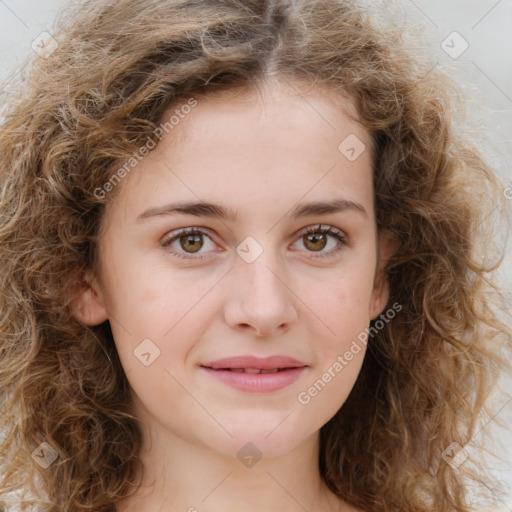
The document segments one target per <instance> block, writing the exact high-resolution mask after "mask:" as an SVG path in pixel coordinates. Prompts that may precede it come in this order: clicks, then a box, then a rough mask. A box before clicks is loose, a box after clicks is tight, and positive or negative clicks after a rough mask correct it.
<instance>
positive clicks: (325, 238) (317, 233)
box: [298, 225, 348, 258]
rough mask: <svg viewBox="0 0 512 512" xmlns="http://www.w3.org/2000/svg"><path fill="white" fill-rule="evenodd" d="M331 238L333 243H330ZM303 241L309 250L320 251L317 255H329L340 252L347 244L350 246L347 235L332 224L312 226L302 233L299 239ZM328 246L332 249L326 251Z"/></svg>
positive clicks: (321, 256)
mask: <svg viewBox="0 0 512 512" xmlns="http://www.w3.org/2000/svg"><path fill="white" fill-rule="evenodd" d="M329 238H331V239H332V240H331V243H329ZM298 241H300V242H302V243H303V245H304V247H305V248H306V250H307V251H308V252H314V253H315V252H316V253H320V254H319V255H318V256H316V255H315V256H314V257H315V258H316V257H320V258H323V257H329V256H332V255H335V254H337V253H339V252H340V251H341V250H342V249H343V248H344V247H345V246H348V241H347V239H346V237H345V235H344V234H343V233H342V232H341V231H339V230H338V229H336V228H333V227H332V226H327V227H325V228H323V227H322V226H321V225H318V226H310V227H308V228H306V230H305V231H303V232H302V234H301V235H300V238H299V240H298ZM326 247H329V248H330V249H331V250H327V251H324V250H323V249H325V248H326Z"/></svg>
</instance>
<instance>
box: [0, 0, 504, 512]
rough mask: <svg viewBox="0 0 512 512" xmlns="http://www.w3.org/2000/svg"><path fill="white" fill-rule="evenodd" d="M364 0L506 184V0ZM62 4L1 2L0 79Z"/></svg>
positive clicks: (496, 429)
mask: <svg viewBox="0 0 512 512" xmlns="http://www.w3.org/2000/svg"><path fill="white" fill-rule="evenodd" d="M100 1H101V0H100ZM368 1H369V2H372V1H373V2H374V3H375V4H377V5H378V6H382V5H385V6H386V8H389V9H393V10H394V12H395V13H396V16H399V17H405V18H406V19H407V20H409V21H410V22H411V24H413V26H414V30H415V32H416V35H417V37H423V38H425V40H426V42H427V44H428V45H429V46H430V48H431V54H432V55H433V58H434V62H435V63H436V67H439V69H441V70H444V71H445V72H447V73H448V74H450V75H451V76H452V78H453V79H454V80H455V82H456V83H457V86H458V87H459V88H460V89H461V90H462V91H463V93H464V95H465V97H466V98H467V105H468V114H469V115H470V120H471V124H468V126H473V129H472V130H473V132H474V133H475V134H476V142H477V144H478V146H479V148H480V150H481V151H483V152H484V154H485V156H486V158H487V159H488V161H489V162H490V163H491V164H493V166H494V167H495V169H496V171H497V172H498V173H499V175H500V176H501V178H502V180H503V182H504V184H505V186H512V0H430V1H426V0H415V1H412V0H389V1H387V2H383V1H379V0H368ZM65 4H66V2H64V1H62V0H45V1H44V2H43V1H41V0H0V52H1V58H0V81H2V82H3V81H10V83H11V84H14V83H15V80H16V78H17V74H18V71H19V66H20V63H21V62H22V61H23V60H25V59H26V58H27V57H28V56H30V55H32V54H33V50H32V49H31V46H30V45H31V42H32V41H33V40H34V39H35V38H36V37H37V36H38V35H39V34H40V33H41V32H43V31H47V32H49V33H50V34H51V33H52V32H53V30H52V24H53V21H54V19H55V15H56V13H57V11H58V9H59V8H60V7H62V6H64V5H65ZM453 32H457V33H458V34H459V35H453ZM447 38H448V39H447ZM443 41H446V42H445V43H444V45H445V47H446V44H448V45H450V47H453V49H452V50H451V51H452V52H456V51H457V50H458V49H459V48H462V46H460V45H465V44H466V43H464V41H466V42H467V44H468V48H467V50H466V51H465V52H464V53H462V54H461V55H460V56H458V57H457V58H452V57H451V56H450V55H448V54H447V53H446V52H445V51H444V50H443V47H442V45H443ZM7 86H8V87H9V84H7ZM470 131H471V130H470ZM511 252H512V251H511V250H510V243H509V246H508V249H507V257H506V259H505V261H504V263H503V273H502V277H501V282H502V286H503V287H504V289H505V290H506V292H505V297H506V299H507V301H508V304H509V306H508V307H509V310H510V309H512V255H511ZM503 389H504V394H502V395H500V396H498V397H497V403H499V406H500V407H501V410H500V412H499V414H498V415H497V416H496V417H495V418H494V419H490V420H489V422H488V423H487V424H485V423H484V424H483V431H482V433H481V434H487V433H489V434H491V437H492V439H493V440H494V444H493V446H492V447H491V448H493V449H495V450H496V449H498V451H499V453H500V455H501V458H496V457H488V456H486V457H485V458H484V460H485V461H486V465H487V467H488V468H489V470H490V471H491V472H493V474H496V475H497V476H498V477H500V478H502V479H505V482H506V484H507V485H508V487H509V488H510V491H509V495H508V497H505V496H500V499H501V509H500V511H501V510H502V511H510V512H512V430H511V429H510V427H500V426H499V425H498V421H501V422H503V423H505V424H506V425H512V401H511V400H510V397H511V396H512V395H511V390H512V376H509V377H507V379H505V380H504V382H503ZM479 435H480V434H479ZM467 448H468V451H471V447H470V446H468V447H467ZM491 491H494V489H492V490H491Z"/></svg>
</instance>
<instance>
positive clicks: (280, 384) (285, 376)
mask: <svg viewBox="0 0 512 512" xmlns="http://www.w3.org/2000/svg"><path fill="white" fill-rule="evenodd" d="M202 368H203V370H206V371H207V372H208V373H209V374H210V375H213V376H214V377H215V378H217V379H219V380H220V381H222V382H224V383H225V384H228V385H229V386H232V387H234V388H236V389H240V390H241V391H249V392H253V393H258V392H264V393H268V392H271V391H278V390H279V389H282V388H284V387H286V386H289V385H290V384H292V383H293V382H295V381H296V380H297V379H298V378H299V377H300V376H301V375H302V372H303V371H304V370H306V368H307V366H302V367H301V368H289V369H286V370H283V371H280V372H275V373H245V372H232V371H229V370H214V369H212V368H205V367H204V366H202Z"/></svg>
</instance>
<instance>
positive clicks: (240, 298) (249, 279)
mask: <svg viewBox="0 0 512 512" xmlns="http://www.w3.org/2000/svg"><path fill="white" fill-rule="evenodd" d="M266 252H267V251H264V252H263V253H262V254H261V255H260V256H259V257H258V258H257V259H256V260H255V261H253V262H252V263H247V262H245V261H244V260H243V259H241V258H238V260H237V261H236V263H235V267H234V268H233V270H232V272H230V274H231V276H230V282H229V283H228V284H227V286H228V294H229V298H228V300H227V301H226V305H225V311H224V318H225V321H226V323H227V324H228V325H229V326H230V327H231V328H232V329H234V330H237V331H240V332H248V331H252V333H253V334H254V335H255V336H259V337H269V336H273V335H277V334H281V333H283V332H285V331H287V330H288V329H289V328H290V326H291V325H292V324H293V322H294V321H295V320H296V319H297V316H298V315H297V310H296V306H295V301H294V298H295V296H294V294H293V292H292V290H290V288H289V287H288V285H287V284H286V279H285V272H284V271H283V268H282V266H281V265H279V264H278V263H277V262H276V260H275V259H272V260H271V258H267V257H266V256H265V254H266Z"/></svg>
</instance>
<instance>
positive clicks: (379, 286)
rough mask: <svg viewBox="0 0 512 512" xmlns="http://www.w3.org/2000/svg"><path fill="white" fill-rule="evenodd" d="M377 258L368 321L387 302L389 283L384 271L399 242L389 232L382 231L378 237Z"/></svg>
mask: <svg viewBox="0 0 512 512" xmlns="http://www.w3.org/2000/svg"><path fill="white" fill-rule="evenodd" d="M378 243H379V258H378V262H377V270H376V272H375V278H374V281H373V291H372V297H371V300H370V319H371V320H374V319H375V318H377V317H378V316H379V315H380V314H381V313H382V311H384V308H385V307H386V304H387V303H388V300H389V283H388V279H387V276H386V273H385V271H384V269H385V268H386V265H387V264H388V261H389V259H390V258H391V257H392V256H393V255H394V254H395V252H396V251H397V249H398V246H399V241H398V240H397V239H396V238H395V237H394V236H393V235H392V234H391V233H390V232H389V231H383V232H382V233H381V234H380V235H379V239H378Z"/></svg>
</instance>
